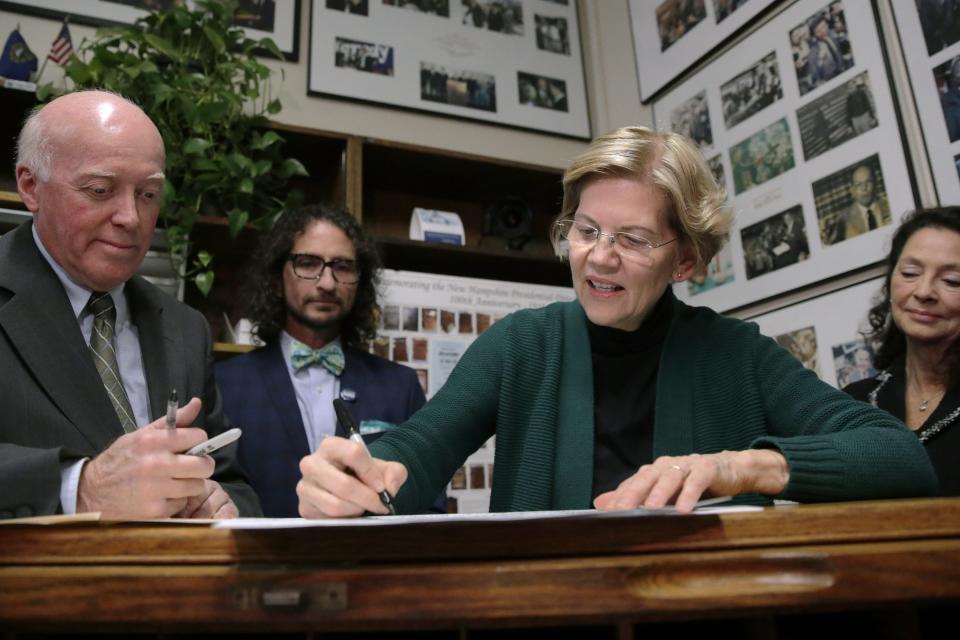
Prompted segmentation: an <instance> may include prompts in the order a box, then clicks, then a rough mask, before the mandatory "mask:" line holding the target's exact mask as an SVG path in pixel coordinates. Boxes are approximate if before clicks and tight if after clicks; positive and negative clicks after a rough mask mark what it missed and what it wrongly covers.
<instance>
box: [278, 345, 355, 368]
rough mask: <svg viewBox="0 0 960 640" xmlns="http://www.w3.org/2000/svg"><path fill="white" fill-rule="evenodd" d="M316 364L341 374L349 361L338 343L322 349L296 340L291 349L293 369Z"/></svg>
mask: <svg viewBox="0 0 960 640" xmlns="http://www.w3.org/2000/svg"><path fill="white" fill-rule="evenodd" d="M315 364H319V365H320V366H321V367H323V368H324V369H326V370H327V371H329V372H330V373H332V374H333V375H335V376H339V375H340V374H341V373H343V369H344V367H346V364H347V363H346V360H345V359H344V356H343V349H341V348H340V345H339V344H337V343H331V344H328V345H327V346H325V347H323V348H322V349H311V348H310V347H308V346H307V345H305V344H303V343H301V342H296V341H294V343H293V349H291V350H290V366H292V367H293V370H294V371H300V369H303V368H304V367H309V366H312V365H315Z"/></svg>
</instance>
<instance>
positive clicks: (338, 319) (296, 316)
mask: <svg viewBox="0 0 960 640" xmlns="http://www.w3.org/2000/svg"><path fill="white" fill-rule="evenodd" d="M338 302H340V301H339V300H338ZM284 306H285V307H286V309H287V317H288V318H292V319H293V320H294V321H295V322H296V323H297V324H299V325H301V326H304V327H306V328H308V329H311V330H313V331H320V332H327V331H330V330H331V329H337V330H338V331H339V329H340V325H341V324H342V323H343V320H344V318H345V317H346V316H347V315H348V314H349V311H346V312H344V311H343V307H342V306H341V307H340V309H341V311H340V313H338V314H336V315H331V316H328V317H325V318H324V319H322V320H321V319H317V318H311V317H309V316H307V315H306V314H304V313H303V312H302V311H300V310H299V309H295V308H293V307H292V306H290V304H289V303H287V302H284Z"/></svg>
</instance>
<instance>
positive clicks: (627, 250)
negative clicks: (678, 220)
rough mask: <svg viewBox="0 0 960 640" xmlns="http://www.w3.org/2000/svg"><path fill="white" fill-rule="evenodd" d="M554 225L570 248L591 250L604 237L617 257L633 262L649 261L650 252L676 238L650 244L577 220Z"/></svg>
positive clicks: (643, 239)
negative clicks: (604, 231) (601, 229)
mask: <svg viewBox="0 0 960 640" xmlns="http://www.w3.org/2000/svg"><path fill="white" fill-rule="evenodd" d="M554 225H555V226H556V227H557V231H558V232H559V233H560V237H562V238H564V239H565V240H566V241H567V242H569V243H570V246H571V247H577V248H578V249H586V248H593V247H594V246H596V244H597V242H599V241H600V238H604V237H605V238H609V239H610V246H611V247H613V248H614V250H615V251H616V252H617V255H619V256H620V257H622V258H627V259H634V260H645V259H649V257H650V252H651V251H653V250H654V249H656V248H657V247H662V246H663V245H666V244H670V243H671V242H674V241H675V240H676V238H673V239H671V240H666V241H665V242H651V241H650V240H647V239H646V238H644V237H642V236H638V235H636V234H633V233H627V232H626V231H616V232H614V233H603V232H602V231H600V229H597V228H596V227H594V226H593V225H589V224H587V223H586V222H580V221H578V220H558V221H557V222H555V223H554Z"/></svg>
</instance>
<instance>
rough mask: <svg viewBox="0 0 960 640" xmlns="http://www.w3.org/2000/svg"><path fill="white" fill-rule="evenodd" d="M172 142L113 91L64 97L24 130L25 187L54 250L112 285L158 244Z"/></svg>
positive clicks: (98, 287) (20, 174) (86, 275)
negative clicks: (167, 149) (153, 242)
mask: <svg viewBox="0 0 960 640" xmlns="http://www.w3.org/2000/svg"><path fill="white" fill-rule="evenodd" d="M164 161H165V156H164V149H163V139H162V138H161V137H160V132H159V131H157V127H156V126H155V125H154V124H153V122H151V120H150V118H148V117H147V115H146V114H145V113H144V112H143V111H142V110H141V109H140V108H139V107H137V106H136V105H135V104H133V103H132V102H130V101H128V100H125V99H124V98H122V97H120V96H118V95H115V94H112V93H107V92H105V91H82V92H77V93H71V94H67V95H65V96H62V97H60V98H57V99H56V100H54V101H53V102H51V103H50V104H48V105H46V106H44V107H42V108H41V109H39V110H38V111H35V112H34V113H33V114H31V115H30V117H29V118H28V119H27V122H26V124H25V125H24V128H23V131H22V132H21V134H20V140H19V144H18V157H17V168H16V175H17V190H18V191H19V192H20V196H21V198H22V199H23V203H24V204H25V205H26V206H27V208H28V209H30V211H32V212H33V214H34V228H35V229H36V231H37V234H38V236H39V238H40V240H41V242H42V243H43V246H44V247H45V248H46V249H47V251H48V252H49V253H50V256H51V257H52V258H53V259H54V260H55V261H56V262H57V264H59V265H60V266H61V267H63V269H64V270H65V271H66V272H67V274H68V275H69V276H70V277H71V278H72V279H73V280H74V281H76V282H77V283H79V284H81V285H83V286H85V287H87V288H89V289H91V290H93V291H109V290H111V289H113V288H114V287H116V286H118V285H120V284H121V283H123V282H125V281H126V280H127V279H129V278H130V276H132V275H133V273H134V272H135V271H136V269H137V267H138V266H139V265H140V262H141V261H142V260H143V256H144V254H146V252H147V249H149V248H150V241H151V239H152V237H153V230H154V227H155V226H156V222H157V217H158V216H159V213H160V199H161V194H162V192H163V185H164V175H163V169H164Z"/></svg>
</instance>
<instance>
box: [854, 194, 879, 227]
mask: <svg viewBox="0 0 960 640" xmlns="http://www.w3.org/2000/svg"><path fill="white" fill-rule="evenodd" d="M853 208H854V210H855V211H856V212H857V214H856V215H857V221H858V222H860V223H861V224H862V225H863V227H862V228H863V230H864V232H867V231H872V230H873V229H871V228H870V216H869V215H868V214H867V211H868V210H869V211H872V212H873V219H874V226H873V228H874V229H876V228H877V227H879V226H880V210H879V206H878V204H877V201H876V200H874V201H873V202H872V203H870V206H869V207H865V206H863V205H862V204H860V203H859V202H854V203H853Z"/></svg>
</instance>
